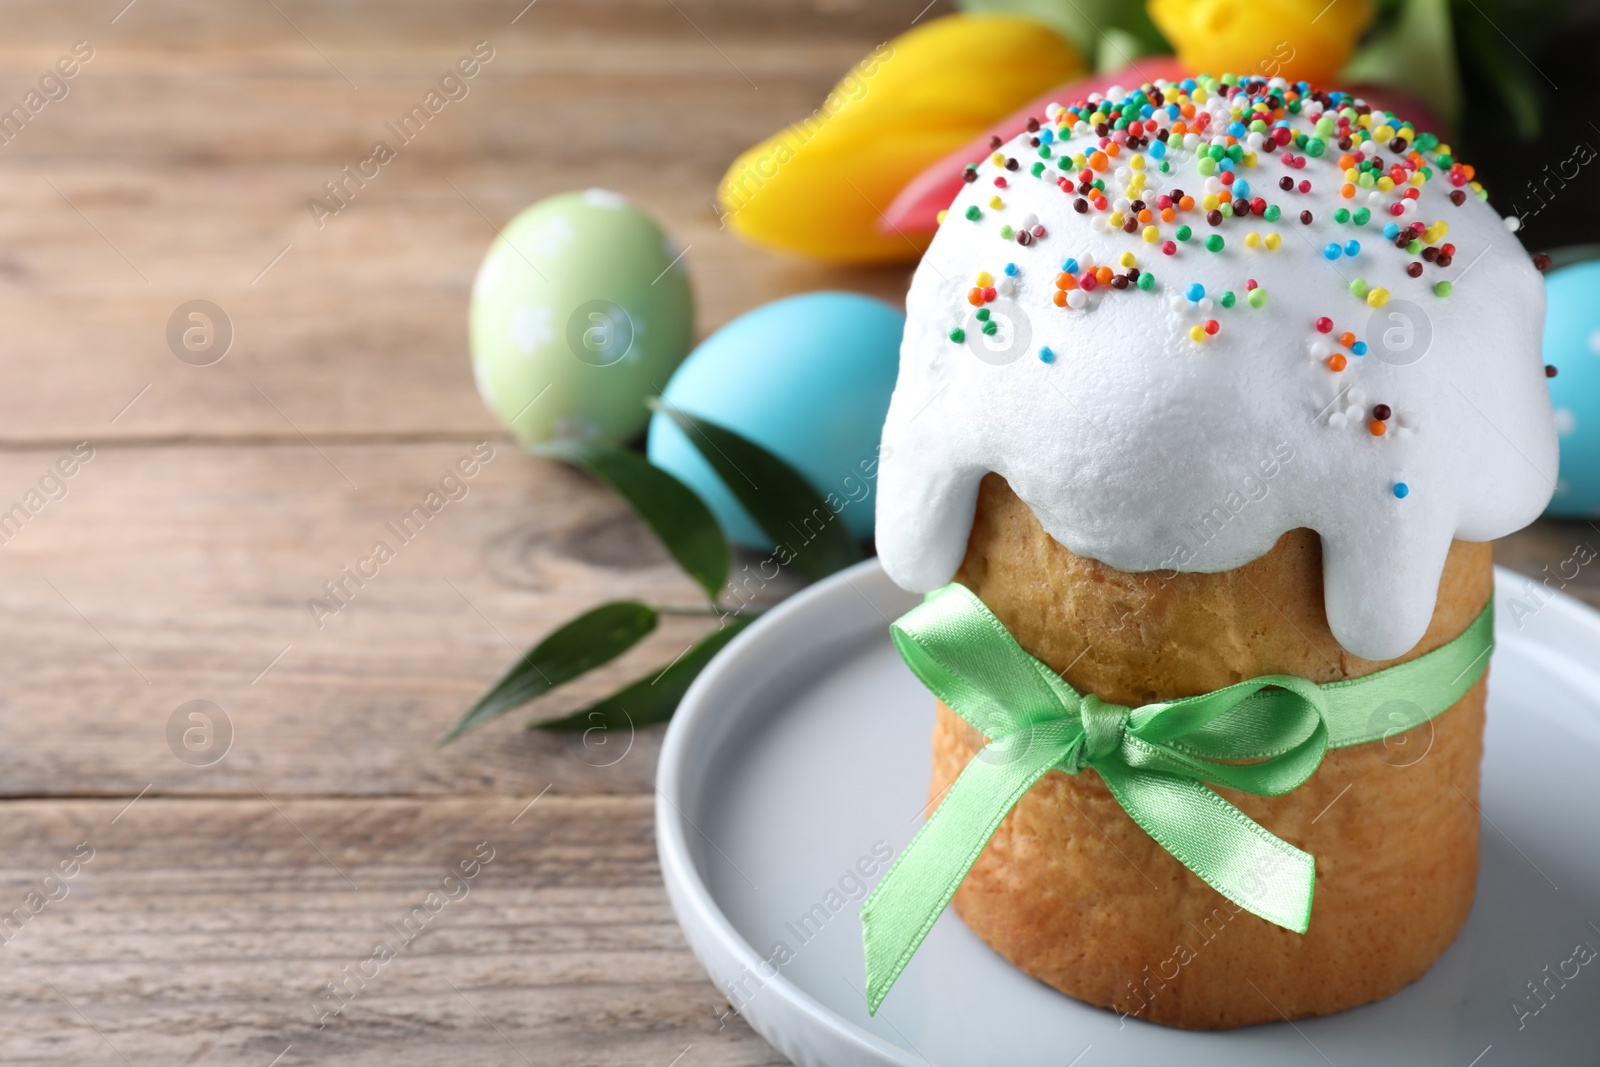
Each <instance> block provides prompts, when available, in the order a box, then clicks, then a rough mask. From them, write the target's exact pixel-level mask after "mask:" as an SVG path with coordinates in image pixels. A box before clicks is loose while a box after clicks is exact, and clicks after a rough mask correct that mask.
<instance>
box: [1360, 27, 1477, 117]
mask: <svg viewBox="0 0 1600 1067" xmlns="http://www.w3.org/2000/svg"><path fill="white" fill-rule="evenodd" d="M1393 7H1394V11H1393V16H1392V17H1391V18H1389V19H1388V20H1387V22H1386V24H1385V25H1383V26H1381V27H1379V28H1378V29H1377V30H1376V31H1375V32H1374V33H1372V34H1371V36H1370V38H1369V39H1368V41H1367V43H1366V44H1364V45H1362V46H1361V48H1360V49H1359V50H1358V51H1357V52H1356V54H1355V55H1354V56H1352V57H1351V58H1350V61H1349V62H1348V63H1346V64H1345V67H1344V70H1343V72H1342V73H1341V77H1342V79H1343V80H1344V82H1346V83H1347V84H1353V83H1355V82H1370V83H1372V84H1375V85H1397V86H1399V87H1401V88H1403V89H1405V90H1407V91H1408V92H1410V93H1413V94H1414V95H1416V96H1417V97H1419V98H1421V99H1422V100H1425V101H1427V103H1428V104H1429V105H1431V106H1432V107H1433V109H1434V110H1435V111H1436V112H1438V114H1439V117H1440V118H1442V119H1443V120H1444V121H1445V123H1446V124H1447V125H1448V126H1450V127H1451V128H1452V129H1453V128H1454V127H1455V125H1456V122H1457V121H1458V120H1459V119H1460V117H1461V76H1460V72H1459V66H1458V64H1457V56H1456V36H1455V27H1454V24H1453V20H1452V19H1451V15H1450V0H1403V2H1402V3H1398V4H1395V5H1393ZM1400 117H1401V118H1402V119H1408V118H1411V117H1412V116H1410V115H1401V116H1400ZM1430 132H1432V133H1436V134H1438V135H1440V136H1441V137H1445V136H1446V135H1447V134H1448V133H1449V132H1450V131H1447V130H1433V131H1430ZM1447 139H1448V138H1447Z"/></svg>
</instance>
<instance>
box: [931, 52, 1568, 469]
mask: <svg viewBox="0 0 1600 1067" xmlns="http://www.w3.org/2000/svg"><path fill="white" fill-rule="evenodd" d="M1113 93H1114V95H1113V96H1110V97H1108V96H1106V95H1102V94H1098V93H1096V94H1091V95H1089V96H1088V97H1086V98H1085V99H1082V100H1078V101H1076V102H1073V103H1070V104H1065V105H1062V104H1052V105H1050V106H1049V107H1047V108H1046V109H1045V115H1044V117H1043V118H1038V117H1036V118H1033V119H1030V120H1029V122H1028V128H1027V132H1026V133H1024V134H1021V135H1020V136H1019V137H1018V138H1015V139H1013V140H1012V141H1010V142H1003V141H1002V140H1001V139H1000V138H998V137H995V138H992V139H991V143H990V154H989V155H988V156H987V157H986V158H985V159H983V160H981V161H979V162H976V163H971V164H968V165H967V166H966V167H965V168H963V170H962V172H961V178H962V181H963V182H964V183H966V184H968V185H975V184H977V183H980V182H981V183H982V184H981V185H980V186H979V189H981V190H982V193H981V195H978V196H977V197H976V202H972V197H973V195H974V194H977V193H978V192H979V189H974V190H973V191H972V192H971V193H963V198H964V199H966V200H967V201H968V203H967V206H966V207H965V209H964V210H962V211H961V214H962V216H963V217H964V218H965V219H967V220H969V221H970V222H971V223H972V224H974V225H976V226H977V227H979V229H978V231H977V232H979V233H983V234H993V235H994V236H996V237H998V238H999V239H1000V240H1002V241H1004V242H1006V243H1007V249H1008V251H1009V255H1007V252H1006V251H1001V250H997V255H996V259H997V260H1001V262H1000V263H998V265H997V266H996V267H993V268H991V270H993V271H994V273H991V272H990V271H982V272H979V273H978V274H977V275H976V276H975V277H974V278H973V279H972V281H971V284H970V286H968V287H967V289H966V304H967V306H965V307H962V308H960V309H959V312H958V315H959V321H960V323H961V325H955V326H953V327H952V328H951V329H950V330H949V333H948V336H949V339H950V341H951V342H952V343H955V344H961V343H962V342H964V340H965V339H966V331H967V329H970V328H973V323H974V322H976V323H977V324H979V325H977V327H976V328H978V329H981V330H982V331H983V332H984V333H987V334H992V333H993V332H994V331H995V329H997V327H996V325H995V323H994V322H993V321H992V319H991V317H990V314H989V309H988V306H989V305H990V304H992V303H994V301H995V300H997V299H1000V298H1002V297H1010V296H1012V295H1013V294H1021V295H1018V296H1017V299H1018V300H1024V299H1025V298H1028V297H1030V296H1031V297H1032V298H1034V299H1038V298H1039V296H1038V294H1039V287H1041V286H1042V287H1044V291H1045V293H1047V294H1048V296H1049V300H1050V303H1051V304H1052V305H1053V306H1054V307H1055V308H1059V309H1061V312H1062V313H1063V314H1078V313H1091V314H1092V313H1093V312H1094V310H1095V308H1096V307H1098V305H1099V302H1100V301H1101V300H1103V299H1113V298H1114V299H1118V300H1121V299H1129V298H1130V297H1129V295H1128V294H1135V293H1151V292H1153V291H1155V290H1156V289H1157V288H1158V283H1157V281H1156V277H1155V275H1154V274H1153V273H1152V272H1151V271H1150V270H1149V269H1148V266H1149V264H1148V261H1149V260H1150V259H1152V258H1155V257H1160V258H1161V261H1162V262H1163V263H1164V264H1169V265H1168V266H1166V267H1164V268H1163V272H1162V273H1163V274H1165V275H1167V276H1168V281H1167V295H1166V300H1167V302H1168V304H1169V307H1170V313H1171V314H1174V315H1176V316H1177V317H1178V320H1179V322H1180V323H1181V327H1180V328H1181V329H1182V330H1183V332H1184V333H1187V334H1188V336H1189V338H1190V339H1191V340H1192V341H1193V342H1194V343H1195V344H1196V345H1198V346H1202V347H1207V348H1211V349H1212V350H1214V351H1216V352H1218V353H1219V355H1220V354H1224V353H1227V352H1229V351H1233V350H1235V349H1234V347H1233V346H1236V345H1238V344H1239V343H1240V341H1239V340H1237V339H1236V340H1233V341H1232V342H1231V344H1221V345H1220V347H1213V346H1217V345H1218V343H1219V342H1221V341H1222V339H1223V338H1229V337H1236V336H1237V335H1233V334H1230V332H1229V328H1228V323H1230V322H1233V321H1235V320H1233V319H1231V318H1229V316H1233V315H1240V314H1245V315H1248V314H1251V313H1252V311H1261V310H1262V309H1265V308H1266V307H1267V306H1268V294H1267V290H1266V289H1265V288H1263V287H1262V286H1261V285H1260V284H1258V282H1257V281H1256V279H1254V278H1240V277H1239V275H1243V274H1245V273H1246V271H1248V270H1250V269H1251V268H1248V267H1244V265H1245V264H1248V263H1254V262H1256V260H1255V259H1254V258H1253V257H1256V256H1262V255H1268V254H1276V255H1282V256H1289V257H1295V258H1299V259H1302V260H1303V259H1304V258H1305V257H1313V258H1314V259H1315V260H1317V261H1320V262H1322V264H1323V268H1324V269H1327V270H1329V271H1330V272H1333V271H1337V272H1339V276H1340V278H1341V279H1342V280H1341V282H1340V284H1341V285H1343V286H1344V287H1345V288H1347V290H1348V292H1349V294H1350V296H1349V297H1345V298H1342V299H1340V300H1338V301H1335V303H1337V304H1338V306H1336V307H1335V306H1330V307H1328V308H1327V309H1326V311H1327V314H1325V315H1319V316H1318V317H1317V318H1316V319H1315V320H1314V321H1313V322H1311V323H1310V324H1309V326H1310V332H1309V335H1308V339H1307V350H1308V352H1309V354H1310V357H1311V366H1312V370H1311V371H1310V372H1309V373H1311V374H1312V375H1313V376H1318V375H1320V376H1323V377H1324V378H1326V379H1327V380H1328V381H1329V383H1330V384H1333V383H1343V382H1347V381H1349V382H1350V383H1351V384H1348V385H1344V387H1343V388H1342V389H1341V390H1340V391H1339V394H1338V397H1339V398H1342V399H1339V398H1336V399H1335V400H1334V402H1333V403H1332V404H1330V405H1329V410H1328V412H1327V413H1326V414H1325V416H1323V417H1322V422H1323V424H1324V425H1326V426H1328V427H1330V428H1332V429H1342V430H1346V431H1347V432H1350V431H1355V430H1358V429H1359V430H1360V431H1362V432H1363V436H1364V437H1366V438H1368V439H1369V440H1370V441H1372V442H1374V445H1375V446H1380V445H1381V444H1382V442H1385V441H1388V440H1393V439H1394V438H1396V437H1403V436H1405V435H1406V434H1408V433H1412V432H1415V430H1416V423H1415V421H1414V418H1413V419H1411V420H1408V419H1407V417H1406V415H1405V414H1404V413H1400V414H1397V413H1396V411H1395V409H1394V408H1393V407H1392V405H1391V404H1388V403H1377V404H1370V405H1369V404H1367V403H1366V401H1365V399H1364V398H1363V396H1362V394H1361V390H1360V388H1359V384H1358V381H1352V380H1353V379H1359V378H1360V377H1361V375H1359V374H1357V373H1354V372H1352V370H1351V368H1352V367H1354V366H1359V363H1358V362H1357V361H1360V360H1362V359H1363V358H1364V357H1366V356H1367V354H1368V352H1369V342H1368V341H1367V340H1366V339H1365V338H1362V337H1360V336H1358V335H1357V333H1356V332H1355V330H1352V329H1351V328H1350V325H1351V324H1354V325H1355V326H1357V327H1358V328H1361V329H1365V328H1367V323H1368V320H1369V316H1372V314H1373V312H1374V311H1376V310H1377V309H1381V308H1384V307H1385V306H1387V305H1388V303H1389V302H1390V301H1391V300H1392V299H1403V298H1407V297H1411V296H1413V294H1420V293H1421V292H1422V291H1423V290H1424V289H1425V290H1427V291H1428V292H1431V293H1432V294H1433V297H1434V298H1436V299H1449V298H1450V297H1451V296H1452V295H1453V293H1454V283H1455V279H1456V278H1459V276H1460V273H1461V272H1459V271H1456V270H1453V267H1454V265H1455V263H1456V260H1457V259H1458V258H1459V254H1460V253H1458V251H1457V249H1456V246H1455V245H1454V244H1453V243H1451V242H1450V241H1449V240H1448V235H1449V232H1450V223H1449V219H1448V218H1447V217H1444V216H1448V215H1449V213H1450V212H1451V211H1452V210H1455V209H1458V208H1461V207H1462V206H1463V205H1465V204H1466V202H1467V200H1468V199H1469V198H1475V199H1479V200H1483V199H1487V194H1486V193H1485V191H1484V190H1483V188H1482V187H1481V186H1480V185H1479V183H1478V182H1477V181H1476V180H1475V178H1476V176H1475V172H1474V170H1473V168H1472V167H1471V166H1470V165H1467V164H1465V163H1462V162H1461V161H1460V160H1458V159H1456V158H1455V156H1454V153H1453V152H1452V150H1451V148H1450V146H1449V145H1447V144H1443V143H1441V142H1440V140H1439V139H1438V137H1436V136H1435V135H1433V134H1431V133H1427V132H1425V131H1419V130H1418V129H1416V128H1415V127H1414V126H1413V125H1412V124H1411V123H1410V122H1407V121H1404V120H1403V119H1401V118H1400V117H1399V116H1397V115H1395V114H1394V113H1392V112H1388V111H1383V110H1378V109H1375V108H1373V107H1371V106H1369V105H1368V104H1366V103H1365V102H1363V101H1362V100H1360V99H1358V98H1357V97H1355V96H1352V95H1350V94H1347V93H1340V92H1325V91H1322V90H1318V89H1314V88H1312V87H1310V86H1309V85H1307V84H1306V83H1305V82H1297V83H1292V84H1287V83H1285V82H1284V81H1283V80H1282V79H1274V80H1272V81H1268V80H1265V79H1262V78H1256V77H1245V78H1239V77H1235V76H1233V75H1224V76H1223V77H1221V78H1214V77H1209V76H1201V77H1196V78H1186V79H1184V80H1183V81H1180V82H1177V83H1169V82H1156V83H1148V84H1145V85H1143V86H1140V87H1139V88H1136V89H1133V90H1129V91H1123V90H1113ZM1019 157H1021V158H1020V159H1019ZM1034 182H1038V183H1042V184H1041V185H1040V186H1033V185H1032V183H1034ZM1019 183H1021V184H1019ZM1024 186H1027V187H1029V188H1040V189H1043V190H1046V191H1050V189H1051V186H1054V187H1055V188H1056V189H1058V190H1059V191H1060V194H1061V196H1062V197H1063V198H1064V199H1063V201H1062V203H1063V208H1064V209H1065V208H1070V211H1071V212H1072V213H1074V214H1075V215H1079V216H1085V218H1084V219H1083V220H1079V221H1078V223H1077V224H1078V225H1083V224H1087V225H1088V227H1089V228H1090V230H1091V231H1092V232H1094V233H1095V234H1098V235H1105V238H1106V239H1109V240H1110V241H1111V244H1112V247H1113V248H1115V249H1116V251H1115V253H1112V254H1107V255H1105V256H1104V261H1100V260H1097V259H1096V257H1095V256H1093V255H1090V254H1088V252H1087V251H1086V250H1081V249H1072V248H1070V247H1069V248H1065V249H1061V250H1060V251H1056V252H1054V254H1050V251H1049V250H1051V249H1052V245H1053V244H1054V243H1055V242H1056V241H1059V240H1060V237H1059V236H1056V237H1052V235H1051V234H1050V232H1049V230H1048V229H1047V228H1046V227H1045V225H1044V224H1043V223H1042V222H1041V221H1040V219H1039V218H1038V216H1037V215H1034V214H1031V213H1024V212H1022V211H1021V209H1020V208H1019V207H1013V206H1008V200H1007V198H1008V197H1010V198H1011V199H1012V200H1014V201H1017V202H1018V203H1029V202H1036V201H1037V194H1033V193H1027V194H1024V192H1023V191H1022V190H1023V187H1024ZM1433 189H1442V194H1437V193H1433V192H1431V190H1433ZM1424 190H1430V192H1429V194H1428V197H1427V199H1426V202H1425V199H1424V196H1423V193H1424ZM1013 193H1014V194H1015V195H1013ZM1049 195H1051V196H1053V195H1055V193H1054V192H1053V191H1050V193H1049ZM1323 213H1326V214H1325V215H1324V216H1323V217H1325V218H1327V219H1329V220H1331V222H1332V224H1333V225H1335V226H1338V227H1341V228H1343V231H1344V232H1342V233H1340V234H1338V236H1337V239H1332V238H1331V237H1330V238H1329V239H1326V243H1323V244H1321V245H1320V246H1319V245H1316V244H1314V243H1313V242H1311V241H1308V240H1307V238H1306V236H1305V234H1304V231H1302V230H1299V229H1296V228H1294V224H1295V223H1296V222H1298V223H1299V224H1300V226H1310V225H1311V224H1312V223H1313V222H1314V221H1315V220H1316V219H1317V218H1318V216H1319V215H1320V214H1323ZM942 221H943V220H942V219H941V222H942ZM1508 221H1509V220H1508ZM952 224H954V223H952ZM1197 231H1198V232H1197ZM1286 234H1287V239H1286ZM1123 235H1125V236H1123ZM1105 245H1106V240H1105V239H1102V240H1099V241H1098V242H1097V244H1096V247H1097V249H1102V250H1103V248H1104V247H1105ZM1019 246H1020V247H1021V248H1024V249H1028V250H1029V251H1026V252H1021V253H1019V252H1017V249H1018V247H1019ZM1481 251H1482V250H1481V249H1472V248H1467V249H1464V254H1466V255H1467V256H1468V257H1469V259H1470V258H1471V257H1475V256H1477V255H1478V254H1480V253H1481ZM1041 253H1042V254H1044V257H1045V258H1044V259H1042V260H1041V259H1040V258H1039V256H1040V254H1041ZM1062 253H1070V254H1066V255H1063V254H1062ZM1195 255H1203V256H1214V257H1216V260H1214V261H1212V262H1220V263H1223V264H1238V265H1240V266H1241V267H1243V269H1241V270H1240V272H1239V275H1232V276H1231V278H1238V279H1239V280H1237V281H1235V280H1229V281H1228V282H1227V283H1226V284H1227V285H1228V286H1231V287H1228V288H1225V287H1224V286H1223V285H1217V286H1216V287H1215V290H1214V291H1208V289H1207V286H1206V285H1205V284H1203V283H1201V282H1199V281H1192V280H1191V281H1174V280H1173V275H1172V266H1173V265H1178V266H1181V261H1182V260H1183V259H1184V257H1185V256H1195ZM1011 256H1015V258H1014V259H1013V258H1010V257H1011ZM1534 262H1535V266H1537V267H1538V268H1539V269H1540V270H1546V269H1548V268H1549V266H1550V262H1549V259H1548V257H1545V256H1536V257H1535V260H1534ZM1208 269H1209V270H1210V272H1211V273H1210V274H1208V277H1211V278H1213V279H1214V278H1216V277H1217V275H1216V273H1215V271H1216V268H1214V267H1212V268H1208ZM1225 269H1226V268H1225ZM1357 269H1359V270H1360V272H1361V273H1360V274H1357V273H1356V270H1357ZM1182 273H1183V272H1182V271H1181V270H1180V271H1179V273H1178V274H1177V275H1176V277H1177V278H1179V279H1181V278H1182ZM1452 276H1454V277H1452ZM1380 282H1381V283H1383V284H1379V283H1380ZM1241 283H1242V284H1241ZM1412 286H1415V287H1417V288H1415V289H1412V288H1411V287H1412ZM1135 299H1136V298H1135ZM1361 305H1365V306H1364V307H1363V306H1361ZM1132 306H1134V307H1141V306H1148V307H1149V308H1150V311H1149V314H1152V315H1154V314H1160V313H1161V312H1160V310H1159V309H1160V304H1155V305H1139V304H1134V305H1132ZM974 309H975V310H974ZM968 316H971V318H970V319H969V318H968ZM1212 316H1215V317H1212ZM1063 321H1066V320H1063ZM1341 323H1342V324H1343V325H1341ZM1038 328H1039V327H1038V325H1037V324H1036V326H1035V329H1036V330H1037V329H1038ZM1245 336H1246V340H1245V341H1244V343H1246V344H1248V334H1247V335H1245ZM1374 343H1375V342H1374ZM1381 354H1382V350H1381V349H1380V355H1381ZM1037 356H1038V360H1039V362H1040V363H1043V364H1052V363H1054V362H1056V361H1057V354H1056V352H1055V351H1053V350H1052V349H1051V348H1050V347H1049V346H1047V345H1046V346H1041V347H1039V348H1038V350H1037ZM1213 358H1215V357H1213ZM1553 370H1554V369H1553V368H1551V373H1553ZM1389 489H1390V490H1391V491H1392V493H1393V495H1394V497H1395V498H1397V499H1404V498H1405V497H1406V496H1407V495H1408V494H1409V493H1410V487H1409V486H1408V484H1407V483H1406V482H1404V481H1399V480H1394V481H1392V482H1391V483H1390V484H1389Z"/></svg>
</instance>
